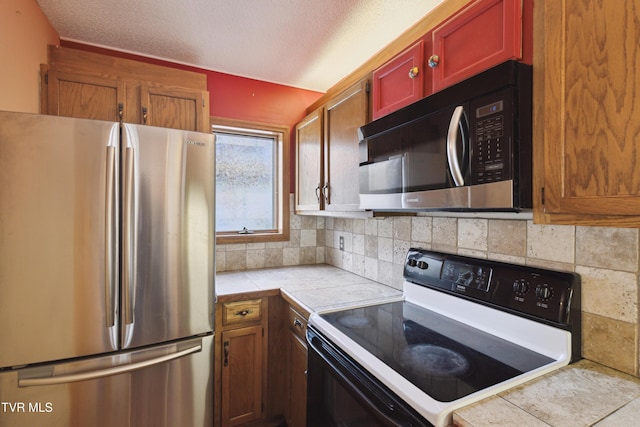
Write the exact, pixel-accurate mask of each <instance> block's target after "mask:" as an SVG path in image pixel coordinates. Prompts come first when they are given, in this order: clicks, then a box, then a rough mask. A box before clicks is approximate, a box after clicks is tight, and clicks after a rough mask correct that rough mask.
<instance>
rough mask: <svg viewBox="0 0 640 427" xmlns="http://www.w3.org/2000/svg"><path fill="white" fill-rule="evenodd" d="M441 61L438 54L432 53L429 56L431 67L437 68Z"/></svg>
mask: <svg viewBox="0 0 640 427" xmlns="http://www.w3.org/2000/svg"><path fill="white" fill-rule="evenodd" d="M439 63H440V57H439V56H438V55H431V56H430V57H429V61H428V64H429V67H431V68H436V67H437V66H438V64H439Z"/></svg>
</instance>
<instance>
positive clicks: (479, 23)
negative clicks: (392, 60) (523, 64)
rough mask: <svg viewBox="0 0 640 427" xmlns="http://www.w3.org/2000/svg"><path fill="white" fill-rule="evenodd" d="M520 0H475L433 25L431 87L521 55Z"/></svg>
mask: <svg viewBox="0 0 640 427" xmlns="http://www.w3.org/2000/svg"><path fill="white" fill-rule="evenodd" d="M522 24H523V15H522V0H477V1H474V2H472V3H470V4H469V5H468V6H467V7H465V8H463V9H462V10H461V11H460V12H459V13H457V14H455V15H454V16H452V17H451V18H450V19H448V20H446V21H445V22H444V23H442V24H441V25H439V26H438V27H436V28H434V30H433V32H432V40H433V52H432V53H431V54H428V56H427V63H428V66H429V67H431V68H432V72H431V78H432V87H433V91H434V92H437V91H439V90H441V89H443V88H445V87H448V86H451V85H452V84H454V83H457V82H460V81H462V80H464V79H466V78H468V77H471V76H473V75H475V74H477V73H479V72H481V71H484V70H486V69H489V68H491V67H492V66H494V65H497V64H500V63H502V62H504V61H507V60H509V59H516V60H519V59H521V58H522Z"/></svg>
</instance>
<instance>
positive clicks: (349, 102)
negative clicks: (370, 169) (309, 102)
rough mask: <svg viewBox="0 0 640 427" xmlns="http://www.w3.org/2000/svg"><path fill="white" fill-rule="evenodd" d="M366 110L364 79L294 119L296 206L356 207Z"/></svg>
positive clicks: (307, 208) (300, 209) (308, 208)
mask: <svg viewBox="0 0 640 427" xmlns="http://www.w3.org/2000/svg"><path fill="white" fill-rule="evenodd" d="M368 112H369V93H368V91H367V80H366V79H365V80H362V81H360V82H358V83H357V84H355V85H353V86H351V87H350V88H349V89H346V90H345V91H343V92H342V93H340V94H339V95H336V96H335V97H333V98H332V99H330V100H329V101H328V102H327V103H326V104H325V105H323V106H322V107H319V108H318V109H316V110H314V111H313V112H311V113H310V114H309V115H307V117H305V118H304V119H302V121H300V123H298V124H297V125H296V190H295V209H296V211H298V212H303V211H321V210H326V211H357V210H359V209H358V206H359V204H360V203H359V202H360V200H359V180H358V179H359V178H358V166H359V151H358V144H359V142H360V140H359V136H358V129H359V128H360V127H361V126H363V125H364V124H366V123H367V121H368V117H369V113H368Z"/></svg>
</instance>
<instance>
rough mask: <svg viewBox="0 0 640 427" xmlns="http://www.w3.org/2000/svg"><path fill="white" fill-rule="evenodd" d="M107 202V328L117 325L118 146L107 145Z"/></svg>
mask: <svg viewBox="0 0 640 427" xmlns="http://www.w3.org/2000/svg"><path fill="white" fill-rule="evenodd" d="M106 178H107V180H106V203H105V246H106V247H105V305H106V306H105V309H106V310H105V311H106V313H105V317H106V320H107V328H110V327H112V326H114V325H115V311H116V310H115V289H116V283H115V280H116V272H115V271H114V269H115V266H116V263H115V256H114V249H115V230H114V228H115V220H116V215H115V211H114V209H115V183H116V147H113V146H108V147H107V176H106Z"/></svg>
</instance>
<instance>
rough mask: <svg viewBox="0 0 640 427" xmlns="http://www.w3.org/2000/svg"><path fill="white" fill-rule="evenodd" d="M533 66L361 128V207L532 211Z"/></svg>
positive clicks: (483, 76) (493, 72)
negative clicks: (530, 209)
mask: <svg viewBox="0 0 640 427" xmlns="http://www.w3.org/2000/svg"><path fill="white" fill-rule="evenodd" d="M531 100H532V75H531V66H529V65H526V64H521V63H518V62H515V61H507V62H505V63H503V64H500V65H498V66H496V67H494V68H492V69H490V70H487V71H484V72H482V73H480V74H478V75H476V76H474V77H471V78H469V79H467V80H465V81H463V82H460V83H458V84H456V85H454V86H452V87H449V88H446V89H443V90H442V91H440V92H437V93H434V94H432V95H430V96H428V97H426V98H424V99H421V100H419V101H417V102H415V103H413V104H411V105H408V106H406V107H404V108H402V109H400V110H398V111H396V112H393V113H391V114H389V115H387V116H384V117H381V118H379V119H377V120H375V121H373V122H371V123H368V124H366V125H364V126H363V127H361V128H360V136H361V141H360V146H359V150H360V166H359V180H360V182H359V188H360V208H361V209H373V210H380V211H402V210H453V211H467V210H468V211H520V210H522V209H529V208H531V207H532V199H531V193H532V187H531V174H532V163H531V127H532V124H531V123H532V101H531Z"/></svg>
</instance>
